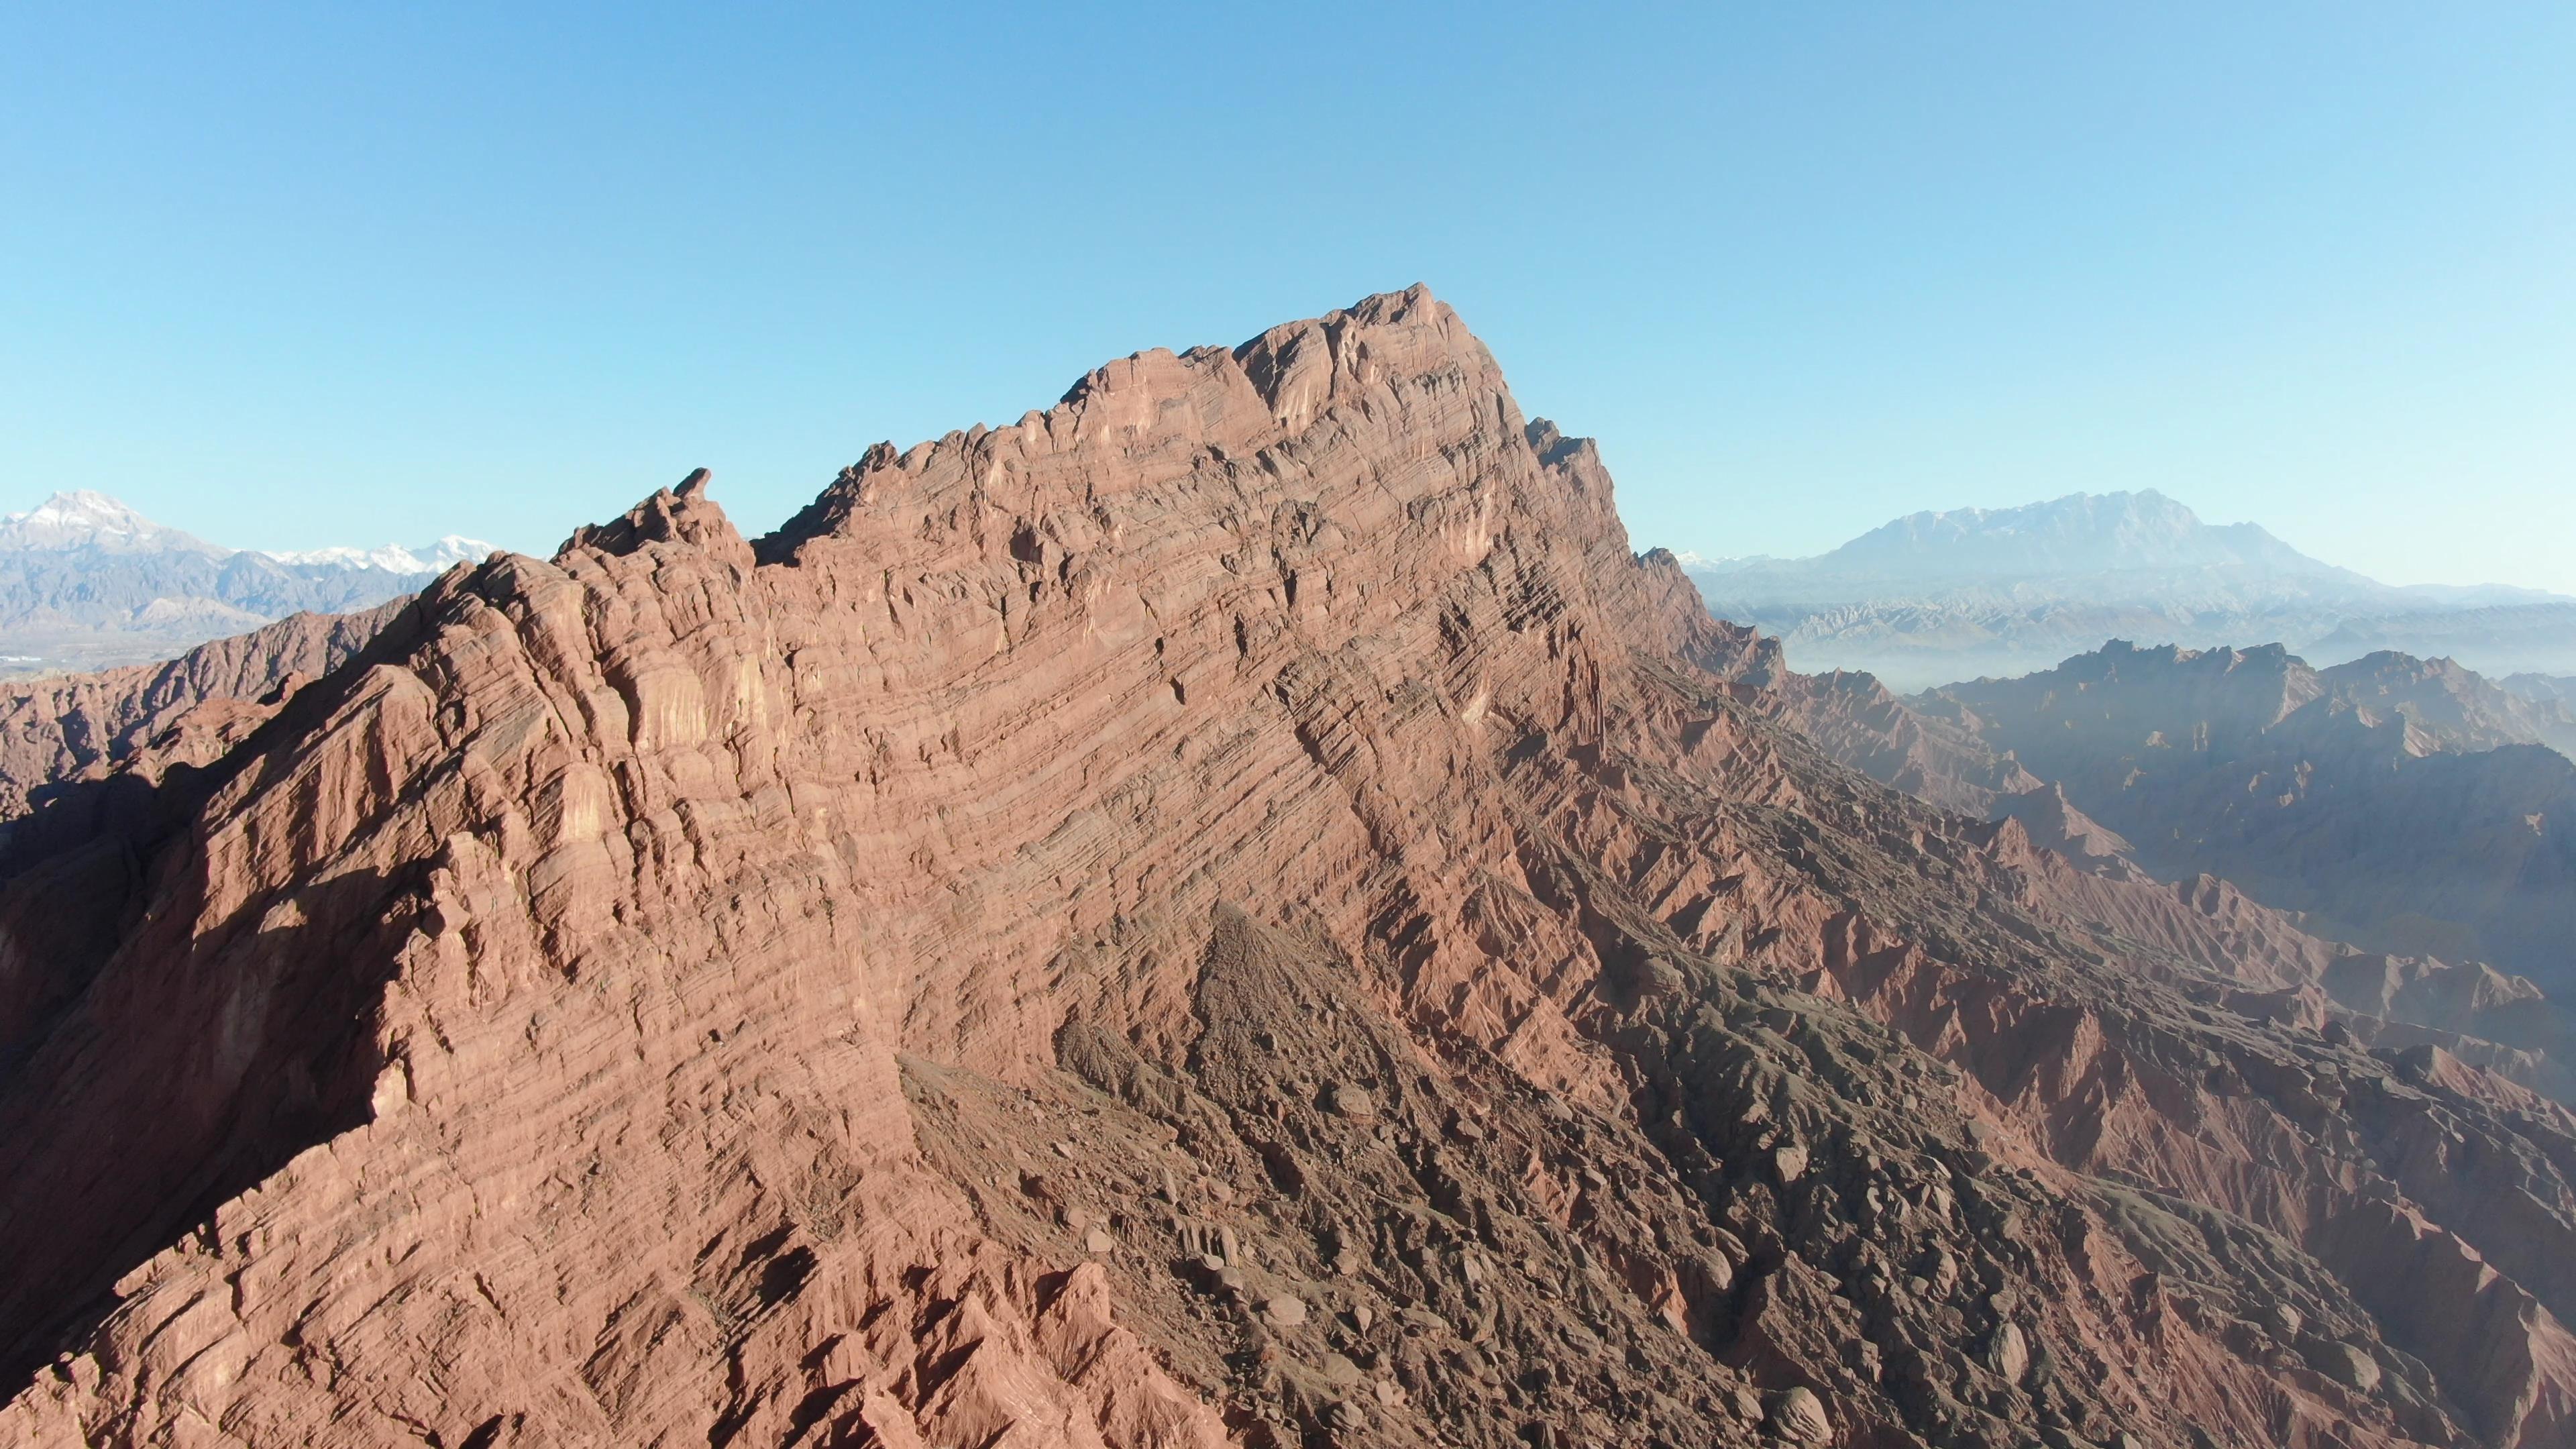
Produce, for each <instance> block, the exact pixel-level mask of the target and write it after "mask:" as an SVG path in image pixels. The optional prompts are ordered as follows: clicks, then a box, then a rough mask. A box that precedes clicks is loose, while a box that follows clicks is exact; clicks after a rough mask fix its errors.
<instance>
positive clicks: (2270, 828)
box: [1926, 642, 2576, 995]
mask: <svg viewBox="0 0 2576 1449" xmlns="http://www.w3.org/2000/svg"><path fill="white" fill-rule="evenodd" d="M1926 703H1927V706H1928V707H1929V708H1931V709H1932V710H1933V711H1934V712H1936V713H1939V714H1941V715H1943V716H1945V717H1946V718H1947V720H1948V721H1949V724H1950V727H1951V728H1952V729H1953V730H1954V731H1957V732H1961V733H1965V734H1967V735H1971V736H1973V737H1974V738H1975V739H1976V740H1977V741H1978V742H1980V743H1982V744H1983V745H1985V746H1986V747H1988V748H1989V749H1990V750H1993V751H1995V752H1998V753H2009V754H2010V755H2011V756H2012V757H2013V758H2014V759H2015V760H2016V761H2017V762H2018V763H2019V764H2021V765H2022V766H2024V767H2026V768H2027V769H2029V770H2030V771H2031V772H2033V773H2034V774H2036V775H2038V776H2040V777H2042V778H2044V779H2048V780H2051V781H2054V782H2056V783H2058V784H2059V785H2061V786H2062V787H2063V788H2064V789H2065V791H2066V793H2067V796H2068V798H2069V799H2070V800H2072V801H2073V802H2074V803H2075V804H2076V805H2077V806H2078V807H2080V808H2081V809H2082V810H2083V811H2084V812H2085V813H2086V814H2088V815H2090V816H2092V817H2093V818H2095V819H2097V820H2099V821H2101V822H2102V823H2103V824H2105V825H2107V826H2109V827H2110V828H2111V829H2113V830H2115V831H2117V832H2118V833H2119V834H2121V835H2122V836H2125V837H2126V838H2127V839H2128V840H2129V842H2130V843H2131V844H2132V845H2133V846H2134V847H2135V850H2136V853H2137V856H2138V859H2139V860H2140V861H2141V862H2142V863H2144V864H2145V865H2146V866H2147V867H2148V868H2149V869H2151V870H2153V871H2155V872H2156V873H2157V874H2159V875H2163V876H2166V877H2168V878H2176V877H2188V876H2192V875H2197V874H2201V873H2210V874H2216V875H2222V876H2225V877H2226V878H2227V879H2229V880H2232V881H2234V882H2236V883H2237V884H2239V885H2241V886H2243V887H2244V888H2245V889H2246V890H2248V891H2249V892H2251V893H2252V894H2253V895H2254V896H2255V897H2257V898H2258V899H2261V900H2263V901H2265V902H2267V903H2269V904H2271V905H2274V906H2277V907H2280V908H2282V909H2284V910H2290V911H2296V912H2305V913H2308V914H2309V915H2311V916H2312V917H2313V918H2314V919H2315V922H2316V924H2317V926H2318V929H2320V931H2321V932H2322V933H2324V934H2327V935H2331V936H2335V937H2337V938H2339V939H2344V940H2350V941H2354V942H2356V943H2359V944H2361V945H2364V946H2369V947H2373V948H2375V949H2381V950H2388V951H2397V952H2415V953H2422V954H2429V955H2436V956H2442V957H2445V958H2448V959H2451V960H2482V961H2488V962H2492V963H2494V964H2496V965H2498V966H2501V967H2503V968H2505V969H2507V970H2509V971H2516V972H2521V973H2524V974H2526V975H2529V976H2531V977H2533V978H2534V979H2536V980H2538V981H2539V982H2540V983H2541V985H2542V986H2543V987H2544V988H2547V989H2549V990H2550V991H2552V993H2553V994H2559V995H2565V994H2569V993H2571V992H2576V954H2571V948H2570V942H2571V941H2576V763H2571V762H2570V760H2569V759H2568V757H2567V756H2566V755H2564V754H2561V753H2558V752H2557V751H2556V750H2552V749H2549V748H2545V747H2543V746H2541V745H2538V744H2532V743H2515V742H2513V741H2516V740H2528V739H2530V738H2532V737H2534V736H2541V737H2545V738H2548V739H2551V740H2554V741H2556V742H2558V743H2559V744H2560V745H2561V746H2562V747H2563V746H2564V745H2565V744H2566V743H2567V740H2568V730H2567V725H2566V722H2565V719H2564V717H2563V716H2564V712H2563V710H2561V709H2559V708H2557V707H2555V706H2552V705H2547V704H2542V703H2535V702H2531V701H2525V700H2522V699H2519V698H2517V697H2516V696H2513V695H2511V694H2509V693H2507V692H2506V691H2504V690H2501V689H2498V688H2496V687H2495V686H2493V685H2491V684H2487V683H2486V682H2484V681H2483V680H2479V679H2477V678H2476V677H2475V676H2471V675H2467V674H2466V673H2465V671H2461V670H2459V669H2458V668H2457V667H2456V666H2455V665H2452V664H2450V663H2449V662H2448V661H2441V660H2437V661H2432V662H2430V663H2427V662H2425V661H2419V660H2413V659H2408V658H2406V657H2404V656H2399V655H2378V656H2373V657H2371V658H2369V659H2365V660H2362V661H2358V662H2357V663H2354V664H2350V665H2344V666H2338V667H2337V668H2334V669H2329V670H2323V671H2319V670H2315V669H2311V668H2309V667H2308V666H2307V665H2306V664H2305V663H2304V662H2303V661H2301V660H2300V659H2298V658H2297V657H2296V656H2294V655H2291V654H2290V653H2289V652H2288V651H2286V650H2284V649H2282V648H2281V647H2280V646H2278V645H2273V646H2269V647H2266V648H2262V649H2251V650H2214V651H2207V652H2194V651H2189V650H2176V649H2173V648H2169V647H2168V648H2161V649H2139V648H2136V647H2133V646H2130V645H2127V644H2122V643H2117V642H2115V643H2113V644H2112V645H2111V646H2109V647H2107V648H2104V649H2102V650H2100V651H2098V652H2095V653H2091V654H2086V655H2082V656H2079V657H2077V658H2074V659H2070V660H2068V661H2066V663H2064V664H2062V665H2060V666H2059V667H2058V668H2056V669H2053V670H2049V671H2046V672H2043V673H2039V674H2034V675H2031V676H2028V677H2027V678H2023V679H2014V680H2002V681H1996V680H1982V681H1979V682H1977V683H1974V684H1960V685H1951V686H1948V687H1946V688H1944V689H1941V690H1937V691H1935V692H1934V693H1933V695H1932V696H1930V698H1929V699H1928V700H1927V701H1926Z"/></svg>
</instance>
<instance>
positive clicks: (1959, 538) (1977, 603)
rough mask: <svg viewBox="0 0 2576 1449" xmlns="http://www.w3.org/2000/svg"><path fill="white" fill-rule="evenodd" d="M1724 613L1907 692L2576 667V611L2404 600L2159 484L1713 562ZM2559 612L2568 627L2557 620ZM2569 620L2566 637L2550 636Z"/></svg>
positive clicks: (1802, 658)
mask: <svg viewBox="0 0 2576 1449" xmlns="http://www.w3.org/2000/svg"><path fill="white" fill-rule="evenodd" d="M1690 571H1691V575H1692V578H1693V580H1694V581H1695V582H1697V583H1698V584H1699V586H1700V590H1701V592H1702V593H1703V594H1705V595H1706V596H1707V598H1708V602H1709V607H1710V608H1711V609H1712V610H1713V611H1714V612H1716V613H1717V614H1718V615H1719V616H1720V617H1721V618H1729V619H1737V620H1741V621H1743V622H1746V623H1750V624H1754V625H1757V626H1759V627H1761V628H1763V629H1765V630H1769V631H1771V632H1773V633H1776V634H1778V635H1780V636H1781V638H1782V640H1783V641H1784V643H1785V644H1786V646H1787V648H1788V654H1789V658H1790V660H1791V661H1792V662H1793V663H1795V664H1797V665H1798V666H1799V667H1801V668H1803V669H1808V670H1816V669H1823V668H1837V669H1865V670H1869V671H1871V672H1873V673H1875V674H1877V675H1879V676H1880V677H1882V678H1884V679H1887V680H1889V681H1890V682H1892V683H1894V684H1895V685H1897V686H1898V687H1899V688H1903V689H1918V688H1923V687H1925V686H1928V685H1931V684H1934V683H1937V682H1939V681H1942V680H1950V679H1961V678H1966V677H1969V676H1972V675H1984V674H1992V675H2002V676H2010V675H2017V674H2022V673H2026V672H2028V671H2030V670H2033V669H2039V668H2045V667H2047V666H2048V665H2050V664H2053V663H2055V662H2056V661H2058V660H2060V659H2063V658H2065V657H2066V656H2068V655H2070V654H2076V653H2080V652H2082V651H2084V650H2088V649H2092V648H2095V647H2097V646H2098V645H2100V644H2101V643H2102V641H2104V640H2106V639H2115V638H2116V639H2142V640H2145V641H2147V642H2149V643H2172V644H2179V645H2186V646H2195V647H2199V646H2212V645H2224V644H2228V643H2232V642H2237V641H2241V640H2245V639H2282V640H2287V641H2289V642H2290V643H2291V645H2292V646H2293V647H2295V648H2299V649H2301V650H2303V651H2304V652H2306V653H2308V654H2309V656H2310V657H2312V658H2322V659H2326V660H2328V661H2336V660H2344V659H2351V658H2355V657H2357V656H2359V655H2362V654H2366V653H2369V652H2372V651H2373V650H2376V649H2386V648H2390V647H2412V646H2413V645H2414V644H2418V643H2422V642H2426V641H2433V640H2438V641H2439V645H2440V647H2439V648H2436V649H2424V648H2417V649H2415V652H2417V653H2419V654H2420V653H2437V652H2438V653H2449V654H2455V655H2458V656H2461V657H2463V658H2466V659H2468V660H2469V661H2470V662H2471V663H2473V664H2475V665H2478V666H2479V667H2483V668H2488V669H2490V670H2492V671H2494V672H2498V673H2501V672H2504V671H2505V670H2509V669H2528V668H2535V667H2542V664H2540V663H2534V662H2533V661H2535V660H2538V661H2542V662H2543V663H2545V662H2546V661H2548V660H2552V659H2557V660H2565V661H2570V662H2571V664H2576V634H2571V633H2569V632H2568V631H2567V630H2566V629H2565V628H2564V627H2563V625H2564V622H2565V615H2566V614H2567V611H2569V610H2576V603H2570V602H2569V601H2567V600H2564V599H2553V598H2551V597H2550V596H2548V595H2545V594H2539V593H2535V592H2533V591H2530V590H2521V589H2511V588H2504V587H2489V588H2470V589H2448V588H2392V587H2390V586H2388V585H2385V584H2381V583H2379V582H2377V581H2375V580H2372V579H2370V578H2367V577H2364V576H2363V575H2361V574H2357V573H2354V572H2352V571H2351V570H2349V569H2341V568H2336V567H2334V566H2332V565H2330V564H2325V563H2321V562H2319V561H2318V560H2316V559H2312V558H2309V557H2307V556H2306V555H2305V554H2302V553H2300V552H2298V551H2297V550H2296V549H2293V548H2291V547H2290V546H2289V545H2288V544H2285V543H2283V542H2282V541H2281V540H2279V539H2278V538H2275V537H2273V536H2272V535H2271V534H2270V533H2267V532H2265V531H2264V530H2263V529H2261V528H2260V527H2257V526H2255V525H2253V524H2250V523H2237V524H2223V525H2221V524H2208V523H2203V522H2202V521H2201V520H2200V519H2199V517H2198V516H2197V515H2195V514H2194V513H2193V512H2192V511H2191V510H2190V509H2189V508H2186V507H2184V506H2183V505H2182V504H2180V503H2177V502H2175V501H2174V500H2172V499H2170V498H2167V497H2165V496H2164V495H2163V494H2161V493H2157V492H2155V491H2153V490H2152V489H2150V490H2147V491H2144V492H2138V493H2110V494H2087V493H2076V494H2070V495H2068V496H2066V497H2064V498H2059V499H2055V500H2053V501H2050V502H2047V503H2034V504H2029V505H2027V506H2024V507H2020V508H2004V509H1984V508H1962V509H1953V510H1950V511H1947V512H1939V513H1917V514H1912V515H1909V516H1907V517H1905V518H1900V519H1897V520H1895V521H1894V522H1892V523H1888V524H1885V525H1882V526H1881V527H1879V528H1876V529H1873V530H1872V531H1870V532H1868V533H1866V534H1863V535H1861V536H1860V537H1859V538H1856V539H1853V540H1852V541H1851V542H1849V543H1846V544H1844V545H1843V546H1842V547H1840V548H1837V549H1834V550H1833V551H1831V552H1829V553H1824V554H1820V555H1817V556H1816V557H1814V558H1805V559H1775V558H1745V559H1725V560H1717V561H1711V562H1698V561H1695V562H1693V563H1692V564H1691V566H1690ZM2552 610H2556V611H2559V612H2558V613H2557V614H2551V613H2550V611H2552ZM2544 617H2545V618H2558V619H2559V620H2560V624H2561V627H2559V628H2558V629H2556V631H2555V632H2554V634H2553V633H2551V632H2550V631H2548V630H2547V629H2545V628H2535V626H2534V624H2533V623H2532V622H2531V621H2532V620H2535V619H2540V618H2544Z"/></svg>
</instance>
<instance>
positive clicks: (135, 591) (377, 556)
mask: <svg viewBox="0 0 2576 1449" xmlns="http://www.w3.org/2000/svg"><path fill="white" fill-rule="evenodd" d="M491 552H492V546H491V545H490V544H487V543H482V542H480V541H478V540H475V539H470V538H462V537H458V536H455V535H450V536H448V537H446V538H442V539H440V540H438V541H437V542H435V543H432V544H426V545H422V546H419V547H409V548H407V547H402V546H399V545H387V546H385V547H382V548H374V549H358V548H345V547H344V548H325V549H315V550H309V551H305V552H281V553H261V552H256V551H253V550H249V549H235V548H226V547H224V546H222V545H220V544H214V543H209V542H207V541H206V540H204V539H202V538H199V537H197V536H196V535H194V534H191V533H187V532H183V531H182V530H179V529H176V528H170V527H167V526H165V525H163V524H159V523H155V522H153V521H152V520H151V519H149V518H146V517H144V516H143V515H142V514H141V513H138V512H136V511H135V510H134V509H133V508H130V507H128V506H127V505H125V504H124V503H121V502H119V501H118V500H116V499H114V498H111V497H109V496H107V495H106V494H104V493H94V492H88V491H85V490H84V491H76V492H68V493H57V494H55V495H54V496H52V497H51V498H48V499H46V500H45V501H44V502H43V503H40V504H38V505H37V506H36V507H34V508H31V509H29V510H27V511H26V512H24V513H13V514H9V515H8V516H6V517H5V518H0V674H9V675H27V674H44V673H53V672H57V671H61V670H66V669H98V668H105V667H109V666H112V665H118V664H130V663H139V662H143V661H147V660H155V659H165V658H169V657H171V656H172V655H175V654H178V653H179V652H181V651H183V650H185V649H187V648H189V647H190V646H192V645H195V644H198V643H201V642H203V641H205V640H208V639H213V638H217V637H220V636H223V635H228V634H238V633H241V632H243V631H245V630H249V629H256V628H258V627H259V626H260V625H262V624H265V623H268V622H269V621H271V620H274V619H280V618H284V617H286V616H287V615H289V614H295V613H300V612H305V611H313V612H319V613H343V612H346V611H349V610H352V609H363V608H366V607H368V606H370V605H373V604H378V603H382V602H383V601H385V600H387V599H390V598H394V597H396V596H397V595H401V594H407V593H411V592H413V591H415V590H417V589H419V588H420V587H421V586H422V585H424V584H427V583H428V582H429V581H430V580H431V579H433V578H436V577H437V576H438V575H439V573H440V572H442V571H444V570H445V569H447V568H448V567H449V566H451V565H453V564H457V563H461V562H467V561H471V560H479V559H481V558H483V557H484V556H486V555H488V554H490V553H491Z"/></svg>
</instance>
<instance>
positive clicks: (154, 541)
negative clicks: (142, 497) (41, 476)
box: [0, 488, 233, 558]
mask: <svg viewBox="0 0 2576 1449" xmlns="http://www.w3.org/2000/svg"><path fill="white" fill-rule="evenodd" d="M75 549H90V550H96V551H97V552H100V553H107V554H130V553H182V554H201V555H204V556H206V557H209V558H222V557H225V556H226V555H228V554H230V553H232V552H233V550H231V549H228V548H222V547H219V546H217V545H215V544H211V543H208V542H206V541H205V540H204V539H202V538H199V537H197V536H196V535H195V534H192V533H183V532H181V531H180V530H178V529H175V528H166V527H164V526H162V525H160V524H158V523H154V522H153V521H152V520H151V519H148V518H146V517H144V516H143V515H142V514H140V513H138V512H136V511H135V510H134V509H132V508H130V507H128V506H126V505H125V504H124V503H122V502H120V501H118V500H117V499H114V498H110V497H109V496H107V495H106V494H104V493H98V492H93V491H91V490H89V489H86V488H80V489H74V490H72V491H70V492H66V493H57V494H55V495H53V496H52V497H50V498H48V499H46V500H45V501H44V502H42V503H39V504H37V505H36V506H35V507H33V508H31V509H28V510H27V511H26V512H24V513H12V514H9V515H7V516H6V517H0V550H9V551H15V550H30V551H39V552H46V553H64V552H69V551H72V550H75Z"/></svg>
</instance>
